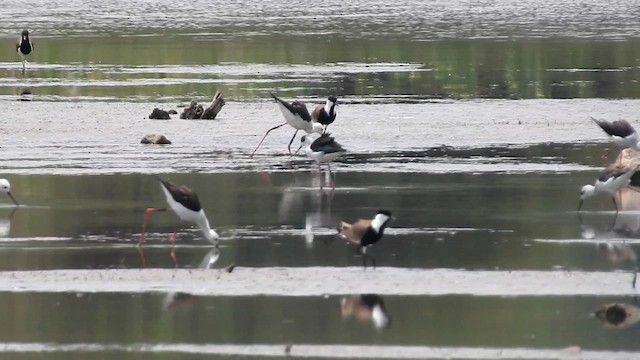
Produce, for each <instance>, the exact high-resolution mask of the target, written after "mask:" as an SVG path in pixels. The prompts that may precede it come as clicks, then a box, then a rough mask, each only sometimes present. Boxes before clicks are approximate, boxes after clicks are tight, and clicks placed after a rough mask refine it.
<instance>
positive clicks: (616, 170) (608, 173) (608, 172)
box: [578, 166, 638, 214]
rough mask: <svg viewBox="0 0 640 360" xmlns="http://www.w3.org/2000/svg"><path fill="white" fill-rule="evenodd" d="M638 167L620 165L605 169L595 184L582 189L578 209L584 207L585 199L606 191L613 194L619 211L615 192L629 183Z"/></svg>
mask: <svg viewBox="0 0 640 360" xmlns="http://www.w3.org/2000/svg"><path fill="white" fill-rule="evenodd" d="M637 169H638V168H637V167H635V166H634V167H620V166H613V167H609V168H607V169H605V171H604V172H603V173H602V175H601V176H600V178H598V180H596V183H595V185H585V186H583V187H582V189H580V204H579V205H578V211H580V209H581V208H582V203H584V200H585V199H588V198H590V197H592V196H594V195H596V194H599V193H606V194H609V195H611V200H612V201H613V205H614V206H615V207H616V214H617V213H618V204H617V203H616V198H615V194H616V192H617V191H618V190H620V189H622V188H623V187H625V186H627V185H628V184H629V181H630V180H631V177H632V176H633V174H634V173H635V172H636V170H637Z"/></svg>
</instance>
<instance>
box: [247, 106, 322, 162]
mask: <svg viewBox="0 0 640 360" xmlns="http://www.w3.org/2000/svg"><path fill="white" fill-rule="evenodd" d="M271 96H272V97H273V98H274V99H275V100H276V104H278V107H279V108H280V111H282V115H283V116H284V119H285V120H286V122H284V123H282V124H280V125H276V126H274V127H272V128H271V129H269V130H267V132H266V133H265V134H264V136H263V137H262V140H260V142H259V143H258V146H256V148H255V149H254V150H253V152H252V153H251V156H250V157H253V155H254V154H255V153H256V151H258V148H259V147H260V145H262V142H263V141H264V139H265V138H266V137H267V135H269V133H270V132H271V131H272V130H275V129H277V128H279V127H282V126H284V125H287V124H289V125H290V126H291V127H293V128H294V129H296V132H294V133H293V136H292V137H291V141H289V145H288V146H287V149H288V150H289V155H291V144H292V143H293V140H294V139H295V138H296V135H297V134H298V131H300V130H304V131H305V132H307V133H308V134H311V133H318V134H321V133H322V132H323V131H324V127H323V126H322V124H319V123H317V122H315V121H312V119H311V115H309V110H307V106H306V105H305V104H304V103H302V102H300V101H293V102H291V103H289V102H287V101H284V100H282V99H280V98H279V97H277V96H276V95H275V94H273V93H271Z"/></svg>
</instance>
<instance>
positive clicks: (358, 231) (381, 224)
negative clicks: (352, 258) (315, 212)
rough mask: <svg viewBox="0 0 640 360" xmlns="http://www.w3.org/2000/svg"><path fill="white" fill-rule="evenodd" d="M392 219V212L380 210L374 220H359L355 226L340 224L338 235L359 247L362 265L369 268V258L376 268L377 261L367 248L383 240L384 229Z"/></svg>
mask: <svg viewBox="0 0 640 360" xmlns="http://www.w3.org/2000/svg"><path fill="white" fill-rule="evenodd" d="M391 219H392V216H391V211H389V210H384V209H381V210H378V213H377V214H376V216H375V217H374V218H373V220H362V219H360V220H358V221H356V222H354V223H353V224H349V223H346V222H344V221H342V222H340V227H338V235H340V236H342V237H343V238H345V239H347V240H349V242H351V243H353V244H356V245H358V249H359V250H360V253H361V254H362V264H363V265H364V268H365V269H366V268H367V258H369V259H371V263H372V264H373V267H374V268H375V267H376V260H375V259H374V258H373V256H371V255H367V247H368V246H371V245H373V244H375V243H377V242H378V241H380V239H381V238H382V235H384V229H386V227H387V224H388V223H389V220H391Z"/></svg>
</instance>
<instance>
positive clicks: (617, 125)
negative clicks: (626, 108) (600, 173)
mask: <svg viewBox="0 0 640 360" xmlns="http://www.w3.org/2000/svg"><path fill="white" fill-rule="evenodd" d="M591 120H593V122H594V123H596V124H597V125H598V126H599V127H600V128H601V129H602V130H603V131H604V132H605V133H606V134H607V135H609V138H611V140H612V141H613V142H614V143H615V144H616V145H618V146H620V147H621V148H623V149H626V148H632V149H633V150H640V136H639V135H638V133H637V132H636V129H634V128H633V126H631V124H629V122H628V121H627V120H615V121H612V122H609V121H607V120H599V119H596V118H593V117H592V118H591ZM610 151H611V150H609V151H607V152H606V153H605V154H604V155H603V157H606V156H607V155H608V154H609V152H610Z"/></svg>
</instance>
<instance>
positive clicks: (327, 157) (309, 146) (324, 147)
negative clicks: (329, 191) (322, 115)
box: [296, 133, 347, 188]
mask: <svg viewBox="0 0 640 360" xmlns="http://www.w3.org/2000/svg"><path fill="white" fill-rule="evenodd" d="M301 142H302V144H301V145H300V147H299V148H298V150H296V153H297V152H298V151H300V149H301V148H303V147H304V148H305V149H304V151H305V154H307V156H308V157H309V158H311V159H312V160H314V161H315V162H316V163H317V164H318V169H319V171H320V176H322V163H326V164H327V168H328V169H329V177H330V178H331V179H333V178H332V177H331V164H330V163H331V161H333V160H335V159H336V158H337V157H339V156H341V155H343V154H344V153H345V152H347V150H346V149H345V148H343V147H342V145H340V144H339V143H338V142H337V141H336V140H335V139H334V138H333V137H332V136H331V134H328V133H323V134H322V135H320V137H319V138H317V139H315V140H314V139H313V137H312V136H311V135H305V136H303V137H302V138H301ZM331 181H332V185H333V187H334V188H335V182H333V180H331ZM320 185H321V186H322V182H320Z"/></svg>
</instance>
